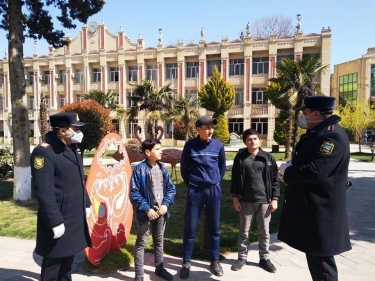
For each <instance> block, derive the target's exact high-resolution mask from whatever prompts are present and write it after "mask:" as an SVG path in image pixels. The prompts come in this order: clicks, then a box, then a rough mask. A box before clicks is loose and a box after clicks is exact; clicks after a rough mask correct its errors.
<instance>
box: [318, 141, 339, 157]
mask: <svg viewBox="0 0 375 281" xmlns="http://www.w3.org/2000/svg"><path fill="white" fill-rule="evenodd" d="M334 147H335V144H334V143H333V142H331V141H324V142H323V143H322V145H321V146H320V152H321V153H323V154H331V153H332V151H333V148H334Z"/></svg>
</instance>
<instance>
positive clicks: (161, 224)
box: [134, 216, 166, 277]
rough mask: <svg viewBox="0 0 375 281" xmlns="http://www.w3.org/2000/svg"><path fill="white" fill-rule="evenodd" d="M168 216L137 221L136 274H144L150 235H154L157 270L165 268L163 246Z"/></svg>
mask: <svg viewBox="0 0 375 281" xmlns="http://www.w3.org/2000/svg"><path fill="white" fill-rule="evenodd" d="M165 223H166V218H165V216H162V217H159V218H158V219H156V220H152V221H137V240H136V242H135V254H134V265H135V276H136V277H138V276H143V274H144V269H143V264H144V260H145V247H146V244H147V240H148V236H149V235H150V232H151V235H152V242H153V244H154V259H155V268H156V270H160V269H163V246H164V230H165Z"/></svg>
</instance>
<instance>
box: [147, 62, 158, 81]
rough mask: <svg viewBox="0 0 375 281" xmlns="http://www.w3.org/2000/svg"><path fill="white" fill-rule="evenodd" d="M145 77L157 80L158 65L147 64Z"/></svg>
mask: <svg viewBox="0 0 375 281" xmlns="http://www.w3.org/2000/svg"><path fill="white" fill-rule="evenodd" d="M146 71H147V73H146V78H147V79H148V80H157V78H158V66H157V65H156V64H153V65H147V70H146Z"/></svg>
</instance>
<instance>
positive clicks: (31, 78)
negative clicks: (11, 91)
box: [26, 72, 34, 86]
mask: <svg viewBox="0 0 375 281" xmlns="http://www.w3.org/2000/svg"><path fill="white" fill-rule="evenodd" d="M26 83H27V85H30V86H31V85H34V72H29V75H27V81H26Z"/></svg>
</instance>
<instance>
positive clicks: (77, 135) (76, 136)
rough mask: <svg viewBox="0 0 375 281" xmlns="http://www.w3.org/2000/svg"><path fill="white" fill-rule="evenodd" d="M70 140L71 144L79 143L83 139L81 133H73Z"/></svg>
mask: <svg viewBox="0 0 375 281" xmlns="http://www.w3.org/2000/svg"><path fill="white" fill-rule="evenodd" d="M70 139H71V141H72V143H81V142H82V139H83V133H82V131H80V130H79V131H75V132H73V133H72V134H71V135H70Z"/></svg>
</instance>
